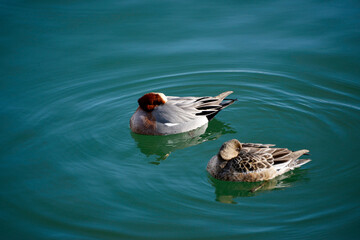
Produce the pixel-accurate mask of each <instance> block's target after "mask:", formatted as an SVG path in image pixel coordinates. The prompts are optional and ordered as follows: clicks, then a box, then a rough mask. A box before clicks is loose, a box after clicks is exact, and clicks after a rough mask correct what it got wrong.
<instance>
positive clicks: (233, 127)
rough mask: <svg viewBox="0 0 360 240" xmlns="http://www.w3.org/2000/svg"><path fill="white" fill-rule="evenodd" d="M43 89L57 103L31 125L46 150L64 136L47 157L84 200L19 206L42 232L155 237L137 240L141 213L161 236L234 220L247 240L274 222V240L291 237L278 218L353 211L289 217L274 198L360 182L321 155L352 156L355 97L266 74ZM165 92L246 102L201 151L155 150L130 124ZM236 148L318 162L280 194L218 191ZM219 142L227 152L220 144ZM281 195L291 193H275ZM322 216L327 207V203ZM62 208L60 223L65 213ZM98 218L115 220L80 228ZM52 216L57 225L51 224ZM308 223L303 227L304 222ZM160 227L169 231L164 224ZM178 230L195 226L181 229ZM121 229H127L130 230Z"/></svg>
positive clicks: (235, 188) (197, 74) (165, 144)
mask: <svg viewBox="0 0 360 240" xmlns="http://www.w3.org/2000/svg"><path fill="white" fill-rule="evenodd" d="M129 77H130V78H135V77H134V76H129ZM218 79H225V80H226V81H224V82H222V81H219V80H218ZM284 82H287V83H288V84H287V85H286V84H285V85H286V88H283V87H280V85H283V83H284ZM310 87H311V88H316V90H319V91H321V96H326V97H316V96H309V94H307V93H308V89H309V88H310ZM37 88H41V89H35V90H36V91H39V92H44V93H45V96H41V97H42V98H46V99H47V100H48V101H47V103H46V105H43V106H42V108H40V109H38V110H37V111H35V112H33V114H31V115H30V116H29V121H31V122H33V123H34V125H35V126H40V125H41V126H44V127H43V130H42V133H41V138H42V141H46V140H47V139H51V138H52V136H54V135H57V136H58V139H57V142H52V143H50V144H48V145H46V146H43V147H41V148H40V149H43V148H45V147H51V148H52V149H55V151H54V153H51V154H48V155H47V156H48V157H49V158H51V159H52V160H51V161H55V162H56V163H53V164H54V167H55V168H56V169H57V170H58V172H57V177H56V178H57V181H59V182H69V180H66V179H73V185H72V186H71V187H70V190H71V189H72V190H73V191H74V192H80V193H82V194H83V196H84V197H80V198H79V199H78V200H77V201H78V202H75V203H73V202H72V201H73V200H72V197H71V196H68V198H67V197H64V198H63V199H57V200H56V198H57V194H56V192H53V194H54V196H53V197H50V199H49V200H50V201H54V204H51V203H44V201H46V200H44V199H43V196H42V195H41V193H33V194H35V196H33V201H34V202H37V203H39V202H42V203H44V204H43V205H42V206H43V208H37V207H34V208H32V212H27V209H26V208H22V207H21V206H20V205H19V204H20V203H17V202H16V201H15V202H13V203H12V205H11V207H12V208H14V209H17V210H16V211H19V212H23V213H24V214H25V215H26V218H28V219H34V218H35V219H36V221H37V223H38V224H39V225H41V224H43V225H46V226H48V227H49V228H52V229H57V228H58V229H67V230H68V231H69V232H75V233H78V234H79V233H83V232H87V231H93V233H94V234H95V235H96V234H100V233H101V232H106V234H109V235H111V236H122V234H124V235H128V236H140V237H141V236H143V235H142V234H141V233H137V228H136V224H138V223H139V219H138V218H135V217H134V213H136V215H143V218H142V220H141V221H142V222H143V223H144V224H145V225H147V226H152V227H153V228H154V229H158V230H159V231H160V227H159V226H160V225H161V224H165V223H166V224H169V225H171V226H173V227H174V226H175V224H178V225H179V226H180V227H183V228H186V229H192V226H191V223H194V222H196V223H198V224H200V227H201V221H202V220H205V219H213V218H214V217H218V218H221V219H222V220H223V223H222V224H223V225H226V224H233V223H232V220H231V218H233V219H235V220H239V221H240V222H241V223H243V224H244V226H247V228H246V229H245V228H242V229H241V230H238V231H239V232H241V233H243V234H251V233H253V232H255V231H256V230H259V228H261V226H260V227H259V226H258V225H257V224H256V222H258V221H263V222H264V224H263V231H264V232H266V231H270V230H271V229H278V230H281V226H282V225H283V224H285V223H284V222H281V220H278V221H275V222H272V221H273V220H272V219H273V218H272V217H275V219H276V217H280V216H285V217H287V219H288V220H289V221H290V223H291V224H292V223H294V224H296V223H301V222H303V221H308V220H311V219H319V218H326V217H327V216H331V215H332V214H336V213H338V212H339V211H342V210H344V209H342V208H336V209H334V210H333V211H331V212H329V211H328V210H327V209H326V208H319V211H317V212H314V213H313V214H311V213H310V211H311V209H310V208H308V207H307V206H306V204H307V203H306V202H305V203H302V204H299V203H298V206H297V207H299V209H302V210H293V208H292V207H291V206H288V205H286V208H287V211H282V208H283V206H282V205H281V204H280V203H281V202H282V201H283V200H281V199H279V198H278V197H276V195H275V194H274V193H279V195H281V196H282V197H283V194H280V192H279V191H280V190H284V191H287V190H286V189H291V188H293V187H297V186H300V187H298V188H297V190H296V191H300V192H301V191H302V192H301V193H302V194H303V195H306V194H307V191H306V190H304V189H302V188H301V186H302V185H303V184H304V182H308V181H310V180H309V179H311V178H315V177H314V175H313V174H314V173H319V172H320V171H321V172H323V171H329V172H334V169H336V171H340V172H342V173H343V174H350V173H353V171H354V167H356V166H355V165H354V164H355V163H349V164H346V165H345V164H342V163H341V162H335V163H332V164H326V163H325V162H321V160H319V159H322V161H325V159H326V158H321V157H319V156H321V155H324V154H325V155H326V153H323V152H322V150H321V149H322V148H321V144H328V145H329V146H330V147H334V146H336V145H338V144H340V145H341V139H342V138H343V137H347V136H348V135H349V134H351V133H350V132H349V128H348V127H349V126H350V127H355V126H357V121H358V120H359V119H354V120H353V121H350V122H344V121H345V120H343V119H341V118H338V116H339V115H347V114H350V112H356V113H357V116H358V115H359V114H358V113H359V109H358V107H357V106H354V104H353V103H352V102H347V101H346V99H344V96H346V93H342V92H340V93H339V92H338V90H333V89H331V88H329V87H323V86H322V85H319V84H318V85H316V86H314V85H309V83H308V82H307V81H305V80H303V79H297V78H295V77H292V76H289V75H286V74H282V73H271V72H266V71H256V70H211V71H194V72H184V73H177V74H166V75H162V76H158V77H145V78H138V79H137V80H136V79H135V80H134V81H132V82H130V81H124V82H123V81H120V78H119V77H117V76H116V74H115V73H112V74H109V75H107V76H101V74H100V73H99V74H98V75H96V79H95V78H94V77H84V78H81V79H75V80H73V81H71V82H68V83H67V84H66V85H64V86H62V85H59V84H50V85H41V86H37ZM205 88H206V90H205ZM153 90H154V91H162V92H164V93H166V94H168V95H179V96H187V95H194V96H202V95H216V94H219V93H220V92H222V91H227V90H233V91H234V94H232V95H231V96H232V97H236V98H238V102H237V103H236V104H233V105H232V106H231V107H229V108H227V109H225V110H224V111H223V113H221V114H219V115H218V117H217V118H216V119H215V120H214V121H212V122H210V123H209V127H208V128H207V129H206V131H205V132H204V133H202V134H201V135H200V136H199V137H198V138H196V137H193V138H192V139H193V140H194V142H193V143H189V141H188V140H187V139H186V138H185V140H182V137H183V136H180V135H179V136H170V137H168V136H165V137H154V139H155V138H156V139H157V138H158V139H157V140H156V141H152V139H153V137H149V136H141V135H134V134H132V133H130V131H129V127H128V121H129V118H130V117H131V114H132V113H133V112H134V111H135V109H136V107H137V103H136V100H137V99H138V98H139V97H140V96H141V95H142V94H144V93H145V92H148V91H153ZM352 97H354V96H352ZM64 116H65V117H64ZM264 119H266V120H267V121H264ZM234 122H236V124H234ZM323 132H327V133H329V134H330V135H332V136H335V139H334V140H335V141H334V142H332V141H330V140H329V139H328V137H327V136H323ZM277 136H282V138H278V137H277ZM284 136H285V139H284ZM234 137H235V138H239V139H240V141H246V142H265V143H276V144H277V145H278V146H279V147H289V148H290V149H294V150H295V149H299V148H308V149H309V150H310V152H311V154H312V156H311V158H313V162H311V163H310V164H309V166H308V167H307V166H305V169H301V170H296V171H293V172H291V173H289V176H287V178H286V179H281V180H277V181H276V182H275V183H273V184H272V185H271V184H270V185H271V186H269V187H268V188H265V189H263V190H261V191H259V192H255V193H251V192H250V191H249V189H252V188H254V186H256V184H243V183H224V182H218V181H216V180H214V179H212V178H209V176H208V175H207V173H206V171H205V166H206V163H207V160H208V159H210V157H211V156H212V155H214V154H216V151H217V149H218V148H219V147H220V145H221V143H222V142H223V141H225V140H227V139H229V138H234ZM354 138H356V137H354ZM215 139H219V140H218V141H209V140H215ZM184 143H187V144H185V145H184ZM38 144H40V142H38ZM196 145H197V146H196ZM195 146H196V147H195ZM156 147H161V148H162V149H161V153H159V152H156ZM134 149H137V151H134ZM164 149H165V150H164ZM159 151H160V150H159ZM167 152H170V155H169V156H168V157H167V158H166V157H165V158H164V159H163V161H161V164H159V165H153V164H148V163H154V162H155V163H159V162H160V161H159V160H158V158H159V157H162V156H161V155H162V154H165V155H166V154H167ZM154 156H155V157H154ZM329 157H331V156H329ZM336 157H338V156H336ZM320 166H321V168H320ZM317 167H318V169H316V168H317ZM307 168H309V170H307ZM90 176H91V177H90ZM46 177H50V175H47V174H46V173H45V175H44V179H46ZM340 178H342V174H338V175H336V176H335V177H334V178H333V179H331V180H330V181H329V182H336V181H337V180H338V179H340ZM56 186H57V187H58V188H59V189H58V190H60V192H61V191H65V189H62V188H64V186H61V184H57V185H56ZM68 187H69V186H68ZM314 187H315V188H316V187H319V188H320V186H319V184H314ZM275 189H278V190H279V191H273V190H275ZM50 192H51V191H50ZM48 193H49V192H48ZM287 194H289V195H290V196H292V195H294V196H292V197H294V198H296V196H295V195H296V194H294V193H292V192H291V191H287ZM254 196H256V197H254ZM48 197H49V196H48ZM249 197H250V198H249ZM249 199H251V200H249ZM215 200H216V201H215ZM322 200H323V198H322ZM219 202H220V203H237V206H238V208H237V209H236V211H235V212H234V208H233V207H231V206H232V205H229V206H227V205H225V204H219ZM94 203H96V204H95V205H94ZM78 204H82V205H83V208H82V209H79V211H76V210H75V211H73V212H72V213H67V214H63V213H62V211H63V212H64V211H65V212H66V211H67V209H74V208H77V206H78ZM313 204H314V205H316V206H319V207H320V206H321V201H315V202H314V203H313ZM34 205H36V204H34ZM55 205H56V208H57V209H59V210H58V211H57V210H56V211H54V209H55ZM91 206H95V207H98V208H99V209H101V210H102V211H103V212H102V213H101V211H91V214H90V215H91V216H90V219H89V221H88V222H86V223H83V224H79V221H78V220H80V219H82V218H83V217H85V215H84V212H87V211H88V208H92V207H91ZM269 208H271V209H272V210H274V209H275V210H276V211H275V212H277V213H276V216H272V217H269V216H264V214H263V212H264V211H268V210H267V209H269ZM179 210H181V211H180V212H179ZM345 210H346V211H348V210H349V209H348V208H346V209H345ZM26 212H27V213H26ZM44 212H49V214H48V215H46V216H43V214H44ZM239 212H240V213H241V214H242V215H243V216H245V215H246V216H248V217H247V218H248V222H246V223H245V222H244V220H241V218H239V216H235V215H234V214H238V213H239ZM96 214H100V215H99V216H95V215H96ZM299 214H300V215H301V216H302V217H297V216H298V215H299ZM37 215H38V216H37ZM36 216H37V217H36ZM153 216H160V217H163V219H160V220H159V223H157V224H154V223H152V221H153ZM189 216H192V217H191V218H190V217H189ZM86 217H89V216H86ZM99 218H100V220H101V219H102V220H104V221H105V220H106V221H107V222H108V224H109V225H110V226H111V227H110V229H108V228H107V226H105V225H101V224H100V225H97V226H94V223H96V222H98V221H99ZM178 218H182V219H184V220H187V221H189V222H186V221H183V222H182V223H178ZM69 219H73V220H71V221H69ZM209 221H215V220H209ZM119 224H125V225H126V226H127V227H120V226H119ZM222 224H220V225H222ZM174 228H175V227H174ZM114 229H118V230H114ZM269 229H270V230H269ZM54 231H55V230H54ZM259 231H260V230H259ZM218 234H219V233H217V234H216V236H217V235H218Z"/></svg>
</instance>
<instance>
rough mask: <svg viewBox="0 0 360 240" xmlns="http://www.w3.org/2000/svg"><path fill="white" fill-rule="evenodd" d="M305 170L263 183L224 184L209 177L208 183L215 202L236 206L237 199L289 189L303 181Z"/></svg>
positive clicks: (297, 170)
mask: <svg viewBox="0 0 360 240" xmlns="http://www.w3.org/2000/svg"><path fill="white" fill-rule="evenodd" d="M306 173H307V170H306V169H295V170H293V171H290V172H287V173H285V174H283V175H281V176H279V177H276V178H274V179H271V180H268V181H263V182H226V181H220V180H217V179H215V178H213V177H211V176H210V175H209V182H210V183H211V185H212V186H214V187H215V195H216V199H215V200H216V201H219V202H222V203H231V204H236V202H235V201H234V199H235V198H237V197H253V196H255V195H257V194H259V193H260V192H265V191H272V190H279V189H284V188H288V187H291V186H292V185H293V184H294V183H295V182H298V181H301V180H305V179H306V178H305V175H306Z"/></svg>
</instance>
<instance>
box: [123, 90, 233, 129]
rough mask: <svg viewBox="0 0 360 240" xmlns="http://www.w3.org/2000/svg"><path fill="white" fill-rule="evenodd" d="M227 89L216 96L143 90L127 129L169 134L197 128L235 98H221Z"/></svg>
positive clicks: (227, 93)
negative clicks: (146, 92)
mask: <svg viewBox="0 0 360 240" xmlns="http://www.w3.org/2000/svg"><path fill="white" fill-rule="evenodd" d="M231 93H232V92H231V91H229V92H224V93H222V94H220V95H219V96H217V97H172V96H165V95H163V94H159V93H148V94H145V95H144V96H143V97H142V98H140V99H139V105H140V106H139V108H138V109H137V110H136V112H135V113H134V114H133V116H132V117H131V119H130V129H131V130H132V131H133V132H135V133H139V134H145V135H169V134H177V133H183V132H188V131H191V130H194V129H197V128H199V127H201V126H203V125H205V124H207V123H208V122H209V120H211V119H212V118H213V117H214V116H215V115H216V114H217V113H218V112H219V111H220V110H221V109H223V108H225V107H226V106H228V105H230V104H232V103H233V102H234V101H235V100H234V99H230V100H229V101H226V102H223V100H224V98H225V97H226V96H228V95H229V94H231ZM153 99H156V100H153Z"/></svg>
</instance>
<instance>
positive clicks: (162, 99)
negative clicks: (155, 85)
mask: <svg viewBox="0 0 360 240" xmlns="http://www.w3.org/2000/svg"><path fill="white" fill-rule="evenodd" d="M166 102H167V98H166V96H165V94H163V93H155V92H151V93H147V94H145V95H144V96H142V97H141V98H139V100H138V103H139V106H140V108H141V109H142V110H144V111H145V112H151V111H152V110H154V109H155V108H156V107H157V106H159V105H162V104H165V103H166Z"/></svg>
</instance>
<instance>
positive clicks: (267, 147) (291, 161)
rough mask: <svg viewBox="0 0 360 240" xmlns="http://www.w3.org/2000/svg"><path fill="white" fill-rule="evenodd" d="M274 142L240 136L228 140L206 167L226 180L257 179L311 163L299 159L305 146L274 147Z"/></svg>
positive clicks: (252, 180)
mask: <svg viewBox="0 0 360 240" xmlns="http://www.w3.org/2000/svg"><path fill="white" fill-rule="evenodd" d="M272 146H274V145H271V144H253V143H244V144H241V143H240V142H239V141H238V140H237V139H232V140H230V141H227V142H225V143H224V144H223V145H222V146H221V148H220V151H219V153H218V154H217V155H215V156H213V157H212V158H211V159H210V161H209V163H208V165H207V168H206V170H207V171H208V172H209V173H210V175H211V176H213V177H214V178H216V179H219V180H223V181H239V182H258V181H264V180H269V179H272V178H275V177H277V176H279V175H281V174H283V173H285V172H288V171H290V170H293V169H294V168H297V167H300V166H301V165H303V164H305V163H308V162H309V161H310V159H298V158H299V157H300V156H302V155H303V154H306V153H308V152H309V151H308V150H306V149H303V150H299V151H296V152H293V151H291V150H289V149H287V148H271V147H272Z"/></svg>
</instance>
